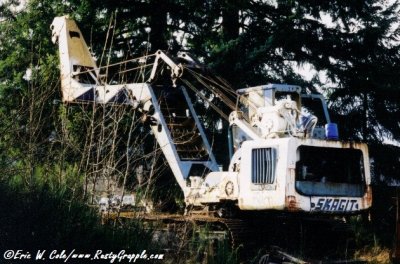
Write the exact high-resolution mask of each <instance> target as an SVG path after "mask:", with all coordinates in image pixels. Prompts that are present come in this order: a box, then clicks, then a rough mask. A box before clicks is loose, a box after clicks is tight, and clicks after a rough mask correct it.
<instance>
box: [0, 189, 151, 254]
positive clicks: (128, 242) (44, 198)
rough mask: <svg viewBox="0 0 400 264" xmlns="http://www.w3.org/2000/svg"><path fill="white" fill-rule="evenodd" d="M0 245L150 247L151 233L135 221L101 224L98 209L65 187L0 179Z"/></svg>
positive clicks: (19, 246) (83, 247) (60, 247)
mask: <svg viewBox="0 0 400 264" xmlns="http://www.w3.org/2000/svg"><path fill="white" fill-rule="evenodd" d="M0 190H1V191H0V203H1V206H0V215H1V216H0V222H1V223H2V225H1V226H0V234H1V236H2V239H1V241H0V248H2V249H4V248H18V249H26V250H38V249H51V250H54V249H77V250H79V251H83V252H85V250H86V253H87V252H89V250H98V249H103V250H121V249H122V248H123V249H126V250H132V251H138V250H143V249H144V248H145V249H148V250H151V245H150V239H151V237H150V234H149V233H147V231H145V230H144V229H143V227H140V226H139V225H137V224H136V223H135V222H133V223H131V224H130V225H126V226H124V229H116V228H113V227H112V226H102V225H100V221H99V219H98V216H97V213H96V212H95V211H94V210H92V209H90V208H89V207H87V206H86V205H83V204H82V203H80V202H77V201H75V200H74V199H73V194H72V193H71V192H70V191H68V190H58V191H54V190H50V188H49V187H47V186H46V185H43V186H40V187H39V186H38V187H35V188H31V189H30V190H28V191H27V190H24V189H21V186H20V185H13V186H10V185H9V184H8V183H5V182H1V183H0Z"/></svg>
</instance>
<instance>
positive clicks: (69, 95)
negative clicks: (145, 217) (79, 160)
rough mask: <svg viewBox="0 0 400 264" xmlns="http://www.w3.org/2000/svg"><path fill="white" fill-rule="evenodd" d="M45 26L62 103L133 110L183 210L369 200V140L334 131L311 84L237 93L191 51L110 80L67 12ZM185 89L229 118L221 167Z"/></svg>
mask: <svg viewBox="0 0 400 264" xmlns="http://www.w3.org/2000/svg"><path fill="white" fill-rule="evenodd" d="M51 30H52V41H53V42H54V43H58V46H59V56H60V70H61V89H62V101H63V102H65V103H70V104H72V103H73V104H82V103H95V104H110V105H131V106H132V107H134V108H135V109H138V110H140V111H141V113H142V115H143V120H147V121H148V122H149V124H150V126H151V130H152V132H153V135H154V137H155V139H156V140H157V142H158V144H159V146H160V148H161V149H162V152H163V154H164V156H165V159H166V160H167V162H168V164H169V167H170V168H171V170H172V173H173V175H174V176H175V179H176V182H177V183H178V184H179V186H180V188H181V190H182V192H183V195H184V199H185V203H186V206H187V207H188V208H208V209H209V210H210V208H213V209H215V212H217V216H218V217H222V218H224V217H228V216H230V215H233V213H232V212H233V211H239V212H254V211H257V212H260V211H282V212H302V213H303V214H310V215H312V214H319V215H321V214H322V215H346V214H357V213H360V212H362V211H364V210H367V209H369V208H370V207H371V203H372V194H371V187H370V181H371V178H370V168H369V156H368V148H367V146H366V145H365V144H363V143H355V142H347V141H341V140H340V139H339V137H338V132H337V131H338V130H337V126H336V124H334V123H332V122H331V120H330V117H329V113H328V109H327V104H326V102H325V100H324V97H323V96H322V95H321V94H320V93H317V92H316V91H315V90H313V89H310V88H301V87H299V86H296V85H288V84H267V85H260V86H257V87H251V88H243V89H239V90H236V91H235V90H233V89H232V88H230V87H229V86H228V85H227V83H226V82H225V81H223V80H222V79H221V78H218V77H215V76H213V75H212V74H210V72H209V71H208V70H207V69H206V68H205V67H204V66H203V65H202V64H201V63H199V62H198V60H197V59H195V58H194V57H193V56H191V55H190V54H189V53H184V52H182V53H178V55H176V56H172V55H170V54H168V53H167V52H164V51H160V50H159V51H157V52H156V53H155V54H151V55H148V56H145V57H142V58H140V59H139V61H142V62H143V61H144V62H145V63H148V62H149V61H151V63H149V65H152V69H151V71H150V72H149V74H150V77H149V78H148V79H147V81H145V82H142V83H129V82H125V83H115V82H109V83H107V82H106V81H104V77H103V75H102V73H101V70H102V69H101V68H99V67H98V66H97V65H96V61H95V59H94V58H93V56H92V55H91V53H90V51H89V48H88V46H87V44H86V42H85V40H84V38H83V36H82V33H81V31H80V30H79V28H78V27H77V25H76V23H75V22H74V21H73V20H72V19H69V18H68V17H67V16H63V17H56V18H55V19H54V21H53V23H52V25H51ZM160 79H163V80H165V79H169V82H165V81H160ZM193 79H195V80H196V85H195V84H193V83H194V82H193V81H191V80H193ZM207 89H208V90H207ZM204 90H207V91H208V92H207V93H205V92H204ZM190 93H191V94H195V96H196V97H197V98H200V99H202V100H203V102H204V103H205V104H206V105H207V106H208V107H209V108H213V109H215V110H216V111H217V112H218V113H219V115H220V116H221V118H225V119H226V120H228V121H229V133H228V139H229V140H228V141H229V153H227V155H229V158H230V164H229V167H228V169H227V170H225V171H223V170H222V169H221V166H219V164H218V163H217V161H216V158H215V156H214V154H213V151H212V147H211V145H210V142H209V140H208V139H207V136H206V133H205V130H204V128H203V124H202V122H201V118H200V117H199V116H198V114H197V113H196V110H195V107H194V104H193V102H192V100H193V97H191V96H190ZM215 100H220V101H222V102H224V103H225V105H226V106H227V107H225V108H224V109H223V110H222V108H221V107H217V106H216V105H215V104H214V101H215ZM226 109H229V113H228V114H226V113H225V112H226ZM224 111H225V112H224ZM218 144H221V143H218ZM213 219H214V218H213Z"/></svg>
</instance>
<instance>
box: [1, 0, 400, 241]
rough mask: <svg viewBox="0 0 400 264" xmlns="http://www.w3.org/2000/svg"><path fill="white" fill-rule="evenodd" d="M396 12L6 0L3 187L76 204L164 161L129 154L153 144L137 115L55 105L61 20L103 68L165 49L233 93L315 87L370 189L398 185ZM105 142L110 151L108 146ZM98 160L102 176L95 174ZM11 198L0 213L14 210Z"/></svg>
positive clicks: (366, 6) (399, 51) (337, 6)
mask: <svg viewBox="0 0 400 264" xmlns="http://www.w3.org/2000/svg"><path fill="white" fill-rule="evenodd" d="M399 12H400V6H399V2H398V1H395V0H394V1H384V0H366V1H339V0H335V1H308V0H305V1H297V0H293V1H279V0H277V1H272V0H271V1H269V0H268V1H256V0H252V1H244V0H243V1H241V0H238V1H234V0H207V1H199V0H187V1H183V0H124V1H120V0H113V1H110V0H84V1H75V0H71V1H64V0H51V1H50V0H30V1H27V3H25V4H24V5H23V7H22V8H21V5H20V3H19V1H16V0H9V1H2V2H1V4H0V172H1V174H0V178H1V181H2V182H3V183H6V185H7V186H8V185H10V184H11V186H13V188H16V189H18V192H28V193H29V192H36V191H37V190H42V189H43V188H45V189H46V191H45V192H44V193H47V192H55V193H58V194H60V193H62V194H63V195H64V194H65V193H68V195H67V196H68V201H69V203H70V204H71V203H73V202H75V201H81V200H85V199H87V190H85V189H82V186H83V185H84V183H85V182H86V183H87V182H88V181H90V179H92V178H93V177H97V176H96V175H100V174H102V175H103V174H104V173H110V174H112V173H113V172H110V169H109V168H114V169H115V168H118V170H120V171H122V173H121V175H122V176H121V177H122V180H121V181H123V182H124V183H130V182H131V181H132V184H133V182H135V180H131V179H129V178H128V179H127V178H126V175H131V174H132V173H134V172H135V171H136V170H137V169H138V164H139V163H140V164H141V165H143V164H144V165H145V167H146V166H147V167H148V170H149V171H152V173H154V166H153V167H152V165H148V164H150V163H151V164H157V162H161V163H162V160H161V161H159V156H160V155H159V153H158V155H155V154H156V153H155V152H154V153H151V150H150V151H149V150H146V148H148V149H151V146H153V144H154V142H151V140H147V141H146V145H148V146H147V147H146V146H144V147H138V148H133V146H139V145H141V144H142V143H143V142H144V141H145V140H144V138H147V137H148V134H146V133H145V132H143V131H144V130H145V129H143V128H141V125H140V124H137V126H135V127H132V125H131V124H132V123H133V122H134V121H135V118H136V117H135V115H134V114H127V113H126V111H125V112H124V111H118V112H116V113H114V114H113V115H112V116H108V117H107V118H108V119H107V120H106V119H104V113H105V112H107V109H105V108H102V109H96V110H93V109H92V110H91V111H89V112H90V114H87V113H86V114H85V112H87V111H82V109H74V108H72V109H71V108H68V107H67V106H65V105H62V104H60V102H59V100H60V77H59V69H58V63H59V61H58V54H57V46H55V45H53V44H52V43H51V31H50V29H49V26H50V25H51V22H52V20H53V18H54V17H55V16H61V15H66V14H68V15H69V16H70V17H72V18H74V19H75V20H76V21H77V23H78V25H79V27H80V29H81V31H82V33H83V35H84V36H85V39H86V41H87V42H88V44H89V46H90V47H91V51H92V52H93V54H94V56H95V57H96V58H97V62H98V64H99V65H106V64H109V63H112V62H114V61H118V60H122V59H123V60H129V59H131V58H136V57H139V56H141V55H144V54H149V53H152V52H154V51H156V50H158V49H163V50H168V51H169V52H171V53H174V52H176V51H179V50H185V51H190V52H191V53H192V54H194V55H195V56H197V57H198V58H199V59H200V60H201V61H202V62H204V63H205V64H206V65H207V66H208V67H209V68H210V69H211V70H212V71H213V72H215V73H216V74H218V75H220V76H222V77H224V78H225V79H226V80H227V81H228V82H229V83H231V84H232V86H233V87H234V88H235V89H238V88H243V87H247V86H256V85H260V84H266V83H270V82H274V83H289V84H297V85H301V86H309V87H313V88H315V89H317V90H318V91H320V92H322V93H323V94H324V95H325V96H326V97H327V99H328V103H329V108H330V111H331V115H333V116H332V120H333V121H334V122H336V123H338V124H339V132H340V137H341V138H342V139H352V140H357V141H364V142H367V143H368V145H369V147H370V155H371V161H372V162H371V166H372V171H373V184H374V185H388V184H389V185H392V184H394V183H397V182H398V181H399V180H400V179H399V174H398V169H399V164H400V148H399V144H400V143H399V142H400V118H399V117H400V82H399V73H400V16H399ZM304 72H307V73H306V74H305V75H304ZM86 110H87V109H86ZM125 110H126V109H125ZM88 115H92V119H91V120H97V121H98V122H97V121H96V122H93V121H90V118H87V117H88ZM111 119H112V120H114V121H115V120H117V123H118V124H119V128H118V129H116V128H115V126H111V125H110V124H111V123H110V120H111ZM88 120H89V121H88ZM100 123H101V124H102V126H101V127H100V126H97V125H96V124H100ZM208 130H209V133H210V134H213V136H214V137H215V138H216V139H218V137H222V136H223V135H221V133H220V132H218V131H217V129H212V127H211V126H210V127H209V128H208ZM85 131H89V132H88V133H86V132H85ZM127 132H129V133H127ZM89 134H96V135H102V136H103V137H104V140H103V141H102V144H100V143H99V142H97V143H96V140H95V139H93V138H91V139H90V140H88V137H87V135H89ZM108 134H113V135H114V137H113V138H112V139H108V138H106V136H105V135H108ZM127 134H129V135H131V134H132V135H134V136H132V137H130V136H129V135H127ZM222 134H223V133H222ZM107 140H111V141H113V140H114V141H113V142H112V144H109V145H107V144H105V145H104V144H103V143H104V142H108V141H107ZM221 142H226V140H225V139H221ZM115 146H117V147H115ZM124 146H131V147H132V148H131V149H129V151H128V149H127V147H124ZM132 149H134V150H135V151H133V150H132ZM102 153H103V154H104V153H107V155H105V156H102ZM110 153H111V154H110ZM146 153H147V154H148V155H147V154H146ZM144 154H146V155H144ZM99 160H102V161H103V164H107V166H105V165H104V166H103V165H102V166H99V165H98V164H99V162H96V161H99ZM149 160H150V161H149ZM159 167H162V166H159ZM164 170H165V168H164ZM160 173H161V172H160ZM142 183H143V182H142V181H139V185H141V184H142ZM161 184H167V183H165V181H161ZM86 186H87V184H86ZM49 190H50V191H49ZM141 190H142V192H143V193H145V194H146V193H147V192H150V190H148V188H146V187H145V188H142V189H141ZM175 192H176V190H175ZM177 192H179V190H178V191H177ZM42 193H43V191H42ZM175 194H176V193H174V191H173V193H172V194H169V195H171V196H173V195H175ZM24 195H25V194H24ZM24 195H21V197H24V198H26V197H25V196H24ZM46 195H47V194H46ZM52 195H53V194H52ZM157 195H158V194H157ZM164 195H165V194H164ZM5 197H6V198H7V197H8V198H10V197H11V196H10V195H8V196H5ZM6 198H4V199H5V200H4V201H3V202H2V203H4V204H8V205H9V203H8V202H5V201H8V200H7V199H8V198H7V199H6ZM10 199H11V198H10ZM28 200H29V199H28ZM60 203H61V202H60ZM62 203H64V202H62ZM177 204H178V205H177V206H179V202H177ZM19 213H21V212H19ZM18 215H19V214H18ZM0 220H2V219H1V216H0ZM3 220H4V219H3ZM21 232H22V231H21ZM0 234H1V233H0ZM0 245H1V244H0ZM3 246H4V245H3Z"/></svg>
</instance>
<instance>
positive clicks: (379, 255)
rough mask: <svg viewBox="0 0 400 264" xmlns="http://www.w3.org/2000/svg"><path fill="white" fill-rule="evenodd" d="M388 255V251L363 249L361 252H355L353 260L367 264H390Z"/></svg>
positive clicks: (371, 248)
mask: <svg viewBox="0 0 400 264" xmlns="http://www.w3.org/2000/svg"><path fill="white" fill-rule="evenodd" d="M390 254H391V251H390V249H388V248H382V247H379V246H375V247H365V248H363V249H361V250H357V251H356V252H355V254H354V256H355V259H359V260H363V261H367V262H368V263H380V264H381V263H382V264H385V263H386V264H389V263H391V260H390Z"/></svg>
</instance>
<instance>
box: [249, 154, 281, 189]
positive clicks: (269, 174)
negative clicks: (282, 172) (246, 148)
mask: <svg viewBox="0 0 400 264" xmlns="http://www.w3.org/2000/svg"><path fill="white" fill-rule="evenodd" d="M275 152H276V150H275V149H273V148H260V149H253V150H252V170H251V182H252V183H254V184H273V183H274V182H275V165H276V153H275Z"/></svg>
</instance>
